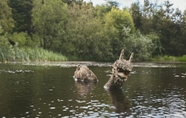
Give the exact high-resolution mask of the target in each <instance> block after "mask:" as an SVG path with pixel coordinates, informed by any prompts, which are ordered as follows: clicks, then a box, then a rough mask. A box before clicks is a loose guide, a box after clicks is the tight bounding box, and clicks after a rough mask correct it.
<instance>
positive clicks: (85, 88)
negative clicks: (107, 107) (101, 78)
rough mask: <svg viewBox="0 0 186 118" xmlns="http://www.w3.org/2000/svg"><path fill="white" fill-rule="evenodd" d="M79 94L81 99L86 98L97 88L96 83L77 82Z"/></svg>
mask: <svg viewBox="0 0 186 118" xmlns="http://www.w3.org/2000/svg"><path fill="white" fill-rule="evenodd" d="M75 85H76V88H77V93H78V94H79V95H80V97H86V96H87V95H88V94H89V93H90V92H91V91H92V90H94V89H95V88H96V83H84V82H78V81H75Z"/></svg>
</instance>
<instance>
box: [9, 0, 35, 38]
mask: <svg viewBox="0 0 186 118" xmlns="http://www.w3.org/2000/svg"><path fill="white" fill-rule="evenodd" d="M9 6H10V7H11V8H12V18H13V19H14V21H15V27H14V32H27V33H28V34H29V35H31V32H32V28H31V25H32V18H31V10H32V0H9Z"/></svg>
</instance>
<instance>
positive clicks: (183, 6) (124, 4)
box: [84, 0, 186, 11]
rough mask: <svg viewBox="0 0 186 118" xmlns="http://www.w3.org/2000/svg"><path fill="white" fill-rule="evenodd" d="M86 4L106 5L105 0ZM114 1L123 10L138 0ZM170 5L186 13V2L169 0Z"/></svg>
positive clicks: (160, 0)
mask: <svg viewBox="0 0 186 118" xmlns="http://www.w3.org/2000/svg"><path fill="white" fill-rule="evenodd" d="M84 1H86V2H90V1H91V2H93V5H97V4H104V3H106V1H105V0H84ZM113 1H117V2H118V3H119V5H120V6H119V7H120V8H123V7H130V5H131V3H134V2H136V1H137V0H113ZM139 1H140V4H143V2H144V0H139ZM149 1H150V2H153V3H155V1H158V4H161V3H164V1H165V0H149ZM169 1H170V3H173V4H174V5H173V7H174V8H179V9H180V10H182V11H184V10H186V0H169Z"/></svg>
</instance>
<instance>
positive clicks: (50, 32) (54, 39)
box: [32, 0, 67, 50]
mask: <svg viewBox="0 0 186 118" xmlns="http://www.w3.org/2000/svg"><path fill="white" fill-rule="evenodd" d="M66 9H67V5H66V4H65V3H63V2H62V1H61V0H53V1H51V0H45V1H44V2H41V1H38V0H34V7H33V10H32V22H33V28H34V33H35V34H37V36H38V37H39V39H40V46H41V47H43V48H44V49H49V50H54V49H55V47H56V48H57V46H58V44H59V43H60V38H61V37H65V31H64V29H65V24H66V22H67V19H66V13H65V12H66Z"/></svg>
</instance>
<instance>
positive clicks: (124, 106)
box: [107, 89, 131, 117]
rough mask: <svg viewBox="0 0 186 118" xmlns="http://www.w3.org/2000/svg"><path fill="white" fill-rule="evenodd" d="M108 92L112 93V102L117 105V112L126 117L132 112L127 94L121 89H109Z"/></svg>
mask: <svg viewBox="0 0 186 118" xmlns="http://www.w3.org/2000/svg"><path fill="white" fill-rule="evenodd" d="M107 92H108V93H109V95H110V99H111V103H112V104H113V105H114V107H115V112H116V113H119V114H120V113H121V114H120V115H119V116H123V117H124V116H127V115H129V114H131V110H130V108H131V103H130V101H129V100H128V99H127V98H126V96H124V94H123V91H122V90H121V89H115V90H107Z"/></svg>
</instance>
